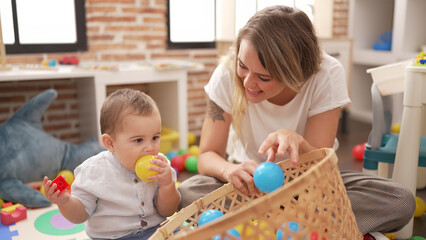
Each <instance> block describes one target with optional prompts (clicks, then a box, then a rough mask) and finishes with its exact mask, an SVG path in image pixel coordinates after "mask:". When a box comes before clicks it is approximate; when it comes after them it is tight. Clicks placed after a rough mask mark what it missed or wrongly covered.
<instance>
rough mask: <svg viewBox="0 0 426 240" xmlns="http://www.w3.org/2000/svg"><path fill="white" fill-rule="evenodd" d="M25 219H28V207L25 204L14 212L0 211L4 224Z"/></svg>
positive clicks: (0, 217) (0, 218) (0, 219)
mask: <svg viewBox="0 0 426 240" xmlns="http://www.w3.org/2000/svg"><path fill="white" fill-rule="evenodd" d="M24 219H27V208H26V207H24V206H18V207H17V208H16V209H15V211H14V212H13V213H10V212H7V211H1V212H0V222H1V224H3V225H10V224H13V223H16V222H19V221H21V220H24Z"/></svg>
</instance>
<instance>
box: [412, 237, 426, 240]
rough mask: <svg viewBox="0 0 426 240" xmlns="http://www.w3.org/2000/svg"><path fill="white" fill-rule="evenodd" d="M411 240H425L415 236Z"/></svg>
mask: <svg viewBox="0 0 426 240" xmlns="http://www.w3.org/2000/svg"><path fill="white" fill-rule="evenodd" d="M409 240H425V238H424V237H419V236H414V237H411V238H410V239H409Z"/></svg>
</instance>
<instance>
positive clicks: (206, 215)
mask: <svg viewBox="0 0 426 240" xmlns="http://www.w3.org/2000/svg"><path fill="white" fill-rule="evenodd" d="M223 215H224V214H223V213H222V212H221V211H219V210H216V209H209V210H206V211H204V212H203V213H202V214H201V215H200V218H199V219H198V226H201V225H203V224H206V223H208V222H210V221H212V220H215V219H217V218H220V217H222V216H223Z"/></svg>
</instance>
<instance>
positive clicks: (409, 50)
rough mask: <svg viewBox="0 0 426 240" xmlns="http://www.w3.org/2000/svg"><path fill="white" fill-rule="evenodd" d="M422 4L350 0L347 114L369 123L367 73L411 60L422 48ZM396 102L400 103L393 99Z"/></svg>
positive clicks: (401, 0) (420, 0)
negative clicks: (372, 69)
mask: <svg viewBox="0 0 426 240" xmlns="http://www.w3.org/2000/svg"><path fill="white" fill-rule="evenodd" d="M424 9H426V1H423V0H412V1H405V0H353V1H350V5H349V36H350V37H351V38H352V39H353V68H352V70H353V71H352V85H351V94H350V95H351V99H352V104H351V108H350V114H351V116H352V117H353V118H355V119H358V120H361V121H365V122H370V123H371V122H372V119H373V113H372V102H371V93H370V91H371V90H370V89H371V84H372V82H373V81H372V78H371V76H370V74H368V73H367V69H370V68H374V67H378V66H382V65H385V64H391V63H396V62H400V61H404V60H408V59H415V58H416V55H417V54H418V53H419V52H421V51H422V50H421V47H422V46H423V45H425V44H426V31H425V29H424V27H423V26H421V24H418V23H419V20H420V19H422V18H423V15H424ZM397 100H398V101H400V100H401V99H397Z"/></svg>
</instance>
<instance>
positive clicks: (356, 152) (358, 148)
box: [352, 143, 367, 161]
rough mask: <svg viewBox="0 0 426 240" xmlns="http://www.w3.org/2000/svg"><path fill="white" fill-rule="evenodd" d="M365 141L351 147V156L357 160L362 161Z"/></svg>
mask: <svg viewBox="0 0 426 240" xmlns="http://www.w3.org/2000/svg"><path fill="white" fill-rule="evenodd" d="M366 144H367V143H362V144H357V145H355V146H354V147H353V148H352V156H353V157H354V158H355V159H356V160H358V161H362V160H363V158H364V150H365V145H366Z"/></svg>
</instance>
